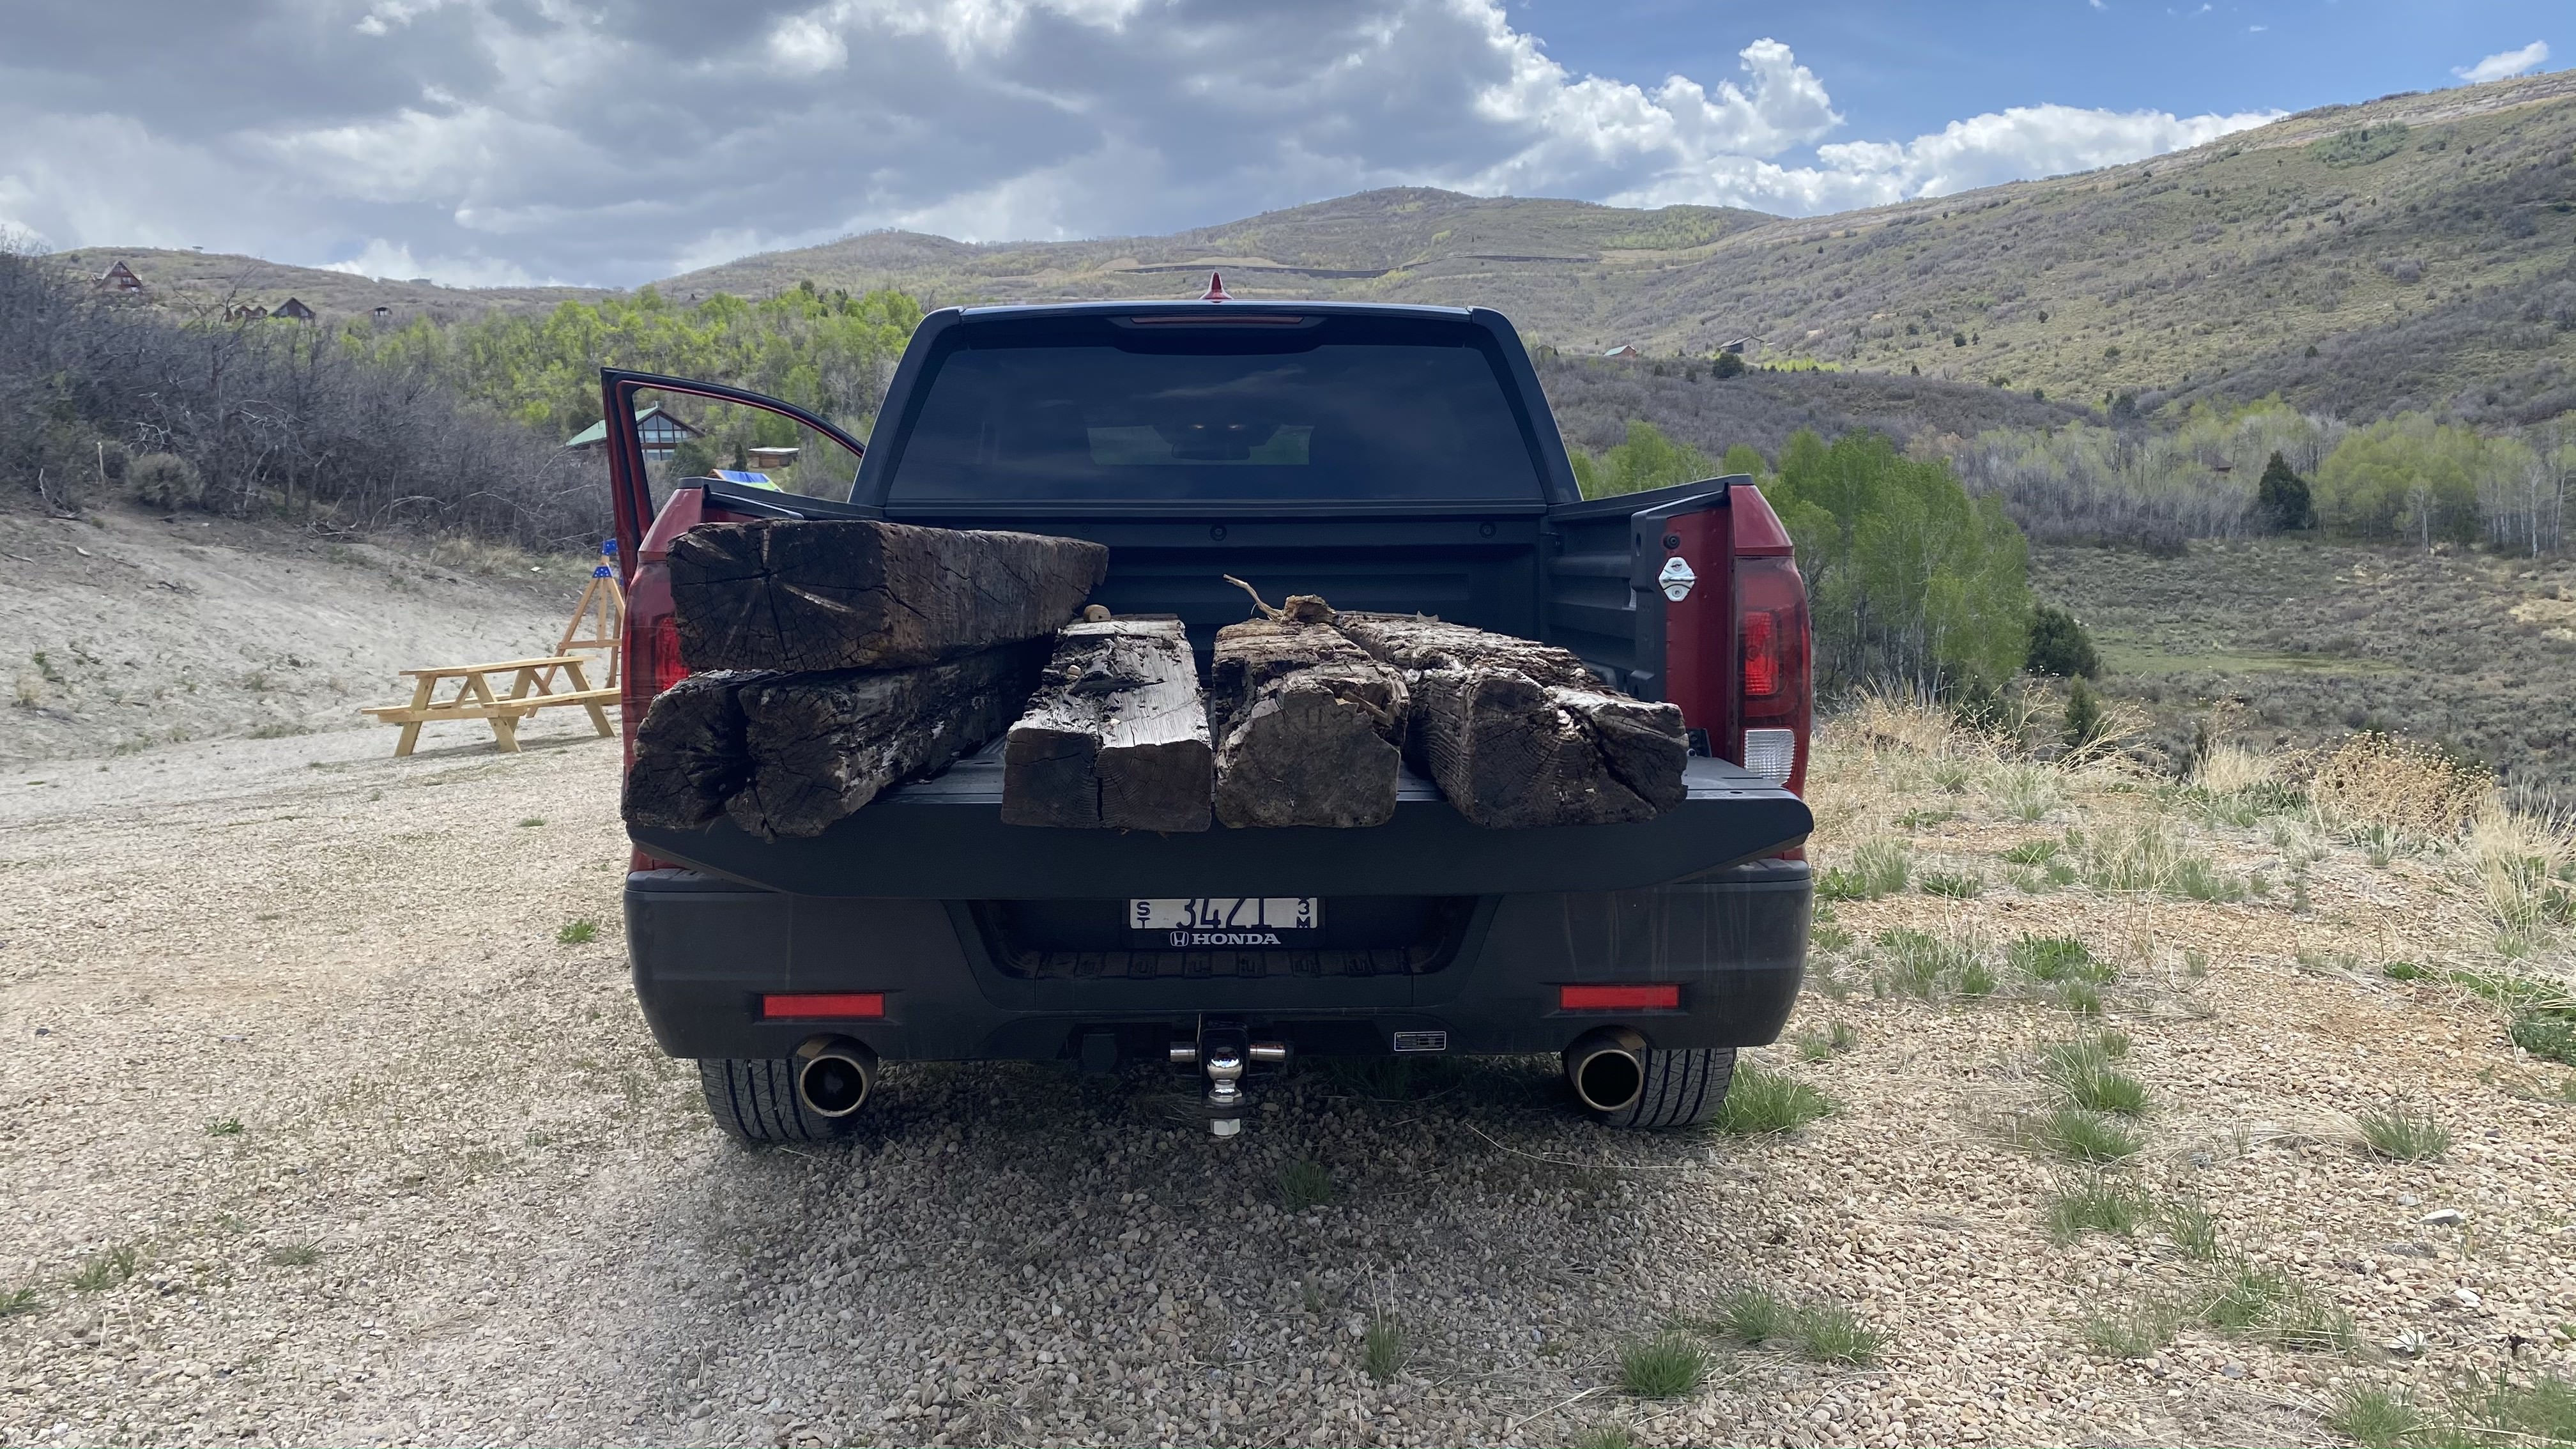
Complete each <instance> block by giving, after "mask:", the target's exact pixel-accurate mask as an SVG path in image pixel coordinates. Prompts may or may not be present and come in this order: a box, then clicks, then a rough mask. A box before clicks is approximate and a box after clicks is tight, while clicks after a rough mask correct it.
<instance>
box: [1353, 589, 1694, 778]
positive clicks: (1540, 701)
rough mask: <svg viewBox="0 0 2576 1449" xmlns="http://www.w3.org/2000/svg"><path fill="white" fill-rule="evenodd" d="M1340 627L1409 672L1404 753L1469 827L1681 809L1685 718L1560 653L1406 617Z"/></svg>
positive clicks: (1359, 618) (1363, 618)
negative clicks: (1619, 689)
mask: <svg viewBox="0 0 2576 1449" xmlns="http://www.w3.org/2000/svg"><path fill="white" fill-rule="evenodd" d="M1339 627H1340V628H1341V630H1342V632H1343V633H1344V634H1345V635H1347V636H1348V637H1349V638H1350V639H1351V640H1352V641H1353V642H1354V643H1356V644H1358V645H1359V646H1360V647H1361V648H1362V649H1365V650H1366V651H1368V653H1369V655H1370V656H1371V657H1373V658H1375V659H1378V660H1380V661H1382V662H1384V663H1386V664H1388V665H1390V666H1392V667H1394V668H1396V669H1400V670H1402V671H1403V672H1404V678H1405V681H1406V684H1407V686H1408V687H1409V689H1410V690H1411V692H1412V697H1413V709H1412V712H1411V717H1410V724H1409V726H1408V730H1407V735H1406V741H1405V748H1406V752H1407V755H1408V757H1409V758H1411V759H1412V760H1413V762H1414V767H1415V768H1416V769H1418V770H1420V771H1421V772H1422V773H1424V774H1426V775H1429V776H1430V777H1431V778H1432V779H1433V780H1434V781H1435V782H1437V783H1438V784H1439V786H1440V789H1441V793H1443V794H1445V795H1447V796H1448V797H1449V803H1450V804H1452V805H1453V806H1455V807H1457V810H1458V813H1459V814H1461V815H1464V816H1466V817H1467V818H1468V819H1469V820H1471V821H1474V822H1475V823H1476V824H1478V825H1483V826H1489V827H1493V828H1497V829H1505V828H1520V827H1528V826H1536V825H1609V824H1617V823H1620V822H1624V821H1633V820H1651V819H1653V818H1654V817H1655V816H1657V815H1660V814H1662V813H1663V812H1664V811H1666V810H1670V809H1672V808H1673V807H1674V806H1676V805H1679V804H1680V803H1681V802H1682V797H1683V793H1684V786H1683V783H1682V767H1683V765H1684V763H1685V762H1686V761H1687V759H1688V758H1689V755H1690V739H1689V736H1688V734H1687V733H1685V731H1684V729H1683V726H1682V714H1681V711H1680V710H1679V709H1677V708H1675V707H1674V706H1672V705H1669V704H1653V703H1648V702H1647V701H1645V700H1640V699H1631V698H1629V697H1628V696H1626V695H1623V694H1618V693H1615V692H1613V691H1611V690H1610V689H1608V688H1607V687H1606V686H1604V685H1603V684H1601V682H1600V681H1599V680H1597V679H1596V678H1594V677H1593V675H1592V674H1591V672H1590V671H1589V670H1586V669H1585V668H1584V667H1583V661H1582V660H1580V659H1578V658H1577V657H1575V656H1574V655H1573V654H1572V653H1570V652H1568V651H1567V650H1563V649H1559V648H1556V647H1555V646H1553V645H1548V644H1540V643H1536V642H1534V641H1531V640H1528V639H1517V638H1514V637H1512V636H1511V635H1508V634H1493V633H1488V632H1486V631H1485V630H1482V629H1470V628H1467V627H1465V626H1463V625H1458V624H1444V623H1442V622H1441V621H1439V620H1437V619H1429V618H1422V617H1419V616H1415V615H1406V614H1344V615H1342V616H1341V620H1340V625H1339Z"/></svg>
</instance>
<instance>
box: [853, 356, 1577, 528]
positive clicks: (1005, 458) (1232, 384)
mask: <svg viewBox="0 0 2576 1449" xmlns="http://www.w3.org/2000/svg"><path fill="white" fill-rule="evenodd" d="M979 334H981V335H979ZM915 392H916V396H917V397H918V398H919V399H920V401H919V405H918V407H917V409H916V410H915V411H914V412H913V414H912V421H911V424H910V426H909V427H908V428H906V429H905V430H904V431H903V434H902V436H901V438H900V439H899V441H898V442H897V445H896V446H897V449H898V450H899V451H898V453H897V456H896V457H895V458H894V459H893V460H892V462H893V467H892V477H891V479H890V480H889V483H888V491H887V498H888V501H890V502H896V503H906V502H911V503H920V502H945V501H962V500H978V499H1032V500H1075V499H1081V500H1091V499H1099V500H1129V499H1132V500H1214V499H1266V498H1277V499H1289V498H1314V499H1337V498H1348V499H1405V500H1427V501H1444V502H1447V501H1469V500H1479V501H1481V500H1509V501H1512V502H1522V503H1525V502H1529V501H1532V500H1535V499H1539V498H1542V497H1543V496H1544V492H1543V487H1544V485H1543V483H1542V481H1541V479H1542V475H1541V473H1540V471H1539V466H1538V461H1537V458H1536V455H1535V453H1534V451H1533V447H1532V441H1531V433H1530V430H1529V428H1528V426H1527V423H1526V420H1525V419H1524V418H1523V417H1522V416H1521V415H1520V412H1519V410H1518V409H1516V408H1515V407H1514V406H1513V392H1512V388H1511V384H1510V380H1509V374H1508V373H1507V372H1506V371H1505V370H1504V367H1503V363H1502V359H1501V357H1500V356H1498V355H1497V354H1496V351H1495V348H1494V346H1493V342H1492V340H1491V338H1490V337H1489V336H1487V335H1486V334H1485V333H1484V332H1483V331H1482V329H1479V328H1475V327H1472V326H1467V325H1463V324H1442V323H1437V322H1409V321H1393V322H1390V321H1387V320H1383V319H1374V318H1370V319H1353V318H1325V319H1309V320H1306V321H1304V322H1301V323H1298V324H1294V325H1244V326H1203V325H1199V326H1194V325H1170V324H1161V325H1157V324H1153V323H1136V322H1129V323H1125V324H1121V323H1119V322H1114V321H1111V320H1109V319H1084V321H1083V322H1081V323H1077V324H1071V325H1066V324H1053V325H1047V326H1038V327H1019V328H999V327H995V328H973V327H961V328H959V329H957V330H956V331H955V332H952V333H951V334H949V337H948V338H946V339H942V346H941V350H940V351H938V352H936V353H934V354H933V355H932V357H931V358H929V359H928V361H927V365H926V366H925V369H924V372H923V375H922V380H921V382H920V383H919V384H918V385H917V386H916V390H915Z"/></svg>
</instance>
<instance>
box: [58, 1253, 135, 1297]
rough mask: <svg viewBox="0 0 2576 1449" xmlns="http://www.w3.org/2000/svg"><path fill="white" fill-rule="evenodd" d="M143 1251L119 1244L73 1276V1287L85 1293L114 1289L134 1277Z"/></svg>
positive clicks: (87, 1263) (81, 1266)
mask: <svg viewBox="0 0 2576 1449" xmlns="http://www.w3.org/2000/svg"><path fill="white" fill-rule="evenodd" d="M142 1256H143V1255H142V1252H141V1250H139V1249H137V1248H136V1247H134V1246H133V1245H132V1244H130V1243H119V1244H117V1245H116V1246H114V1247H112V1248H108V1249H106V1250H105V1251H103V1252H100V1253H98V1254H96V1255H95V1256H93V1257H91V1258H90V1259H89V1261H87V1262H85V1263H83V1264H81V1265H80V1268H79V1269H78V1270H77V1271H75V1272H74V1273H73V1274H72V1286H73V1287H74V1288H77V1289H79V1290H80V1291H81V1292H83V1293H96V1292H99V1291H101V1290H102V1289H107V1288H113V1287H115V1286H116V1285H117V1284H119V1283H122V1282H124V1281H125V1280H126V1279H128V1278H131V1277H133V1276H134V1267H135V1264H136V1263H137V1262H138V1261H140V1260H141V1258H142Z"/></svg>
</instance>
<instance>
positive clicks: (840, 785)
mask: <svg viewBox="0 0 2576 1449" xmlns="http://www.w3.org/2000/svg"><path fill="white" fill-rule="evenodd" d="M1046 653H1047V646H1046V643H1045V641H1044V640H1030V641H1027V642H1025V643H1019V644H1006V645H1003V646H1002V647H1000V648H998V649H986V650H983V651H981V652H978V653H974V654H969V655H966V656H964V657H963V658H959V659H952V660H950V661H948V662H947V663H945V664H931V665H924V666H921V667H919V668H914V669H895V670H871V671H865V672H842V673H835V674H806V675H788V676H780V675H769V676H766V677H764V678H761V679H758V680H754V681H751V682H748V683H745V684H743V685H741V686H740V687H739V688H738V689H737V691H736V695H737V698H738V699H739V700H740V707H741V710H742V714H743V721H744V730H743V735H744V740H745V743H746V744H747V745H748V747H749V750H750V754H751V760H752V770H751V778H750V780H749V782H748V783H747V784H745V785H744V786H743V787H742V788H741V789H739V790H737V791H736V792H735V793H734V794H733V796H732V797H731V798H730V799H728V800H727V801H726V802H725V813H726V814H727V815H730V816H732V817H733V820H734V823H735V824H737V825H739V826H741V827H742V828H743V829H745V830H747V831H750V832H751V833H753V834H755V835H758V836H761V837H762V838H764V839H769V838H775V837H777V836H781V835H793V836H810V835H820V834H821V833H822V832H823V831H824V830H825V829H826V828H828V827H829V826H830V825H831V824H832V823H833V822H834V821H837V820H839V819H841V818H842V817H844V816H846V815H849V814H852V813H853V812H855V811H857V810H858V809H859V808H860V807H861V806H864V805H866V804H867V803H868V802H869V801H871V800H873V799H875V798H876V797H877V793H878V792H879V791H881V790H883V789H885V788H886V787H887V786H888V785H891V784H894V783H895V782H897V781H899V780H905V779H910V778H913V777H916V776H920V775H927V774H933V773H936V772H937V771H939V770H942V769H945V768H947V767H948V766H949V765H950V764H951V763H953V762H954V761H955V760H956V759H957V758H958V757H959V756H961V755H964V754H967V753H969V752H970V751H973V750H975V749H976V748H978V747H980V746H981V745H983V744H984V742H985V741H987V740H990V739H991V738H993V737H994V736H995V735H998V734H1000V733H1001V732H1002V731H1004V730H1006V729H1009V728H1010V726H1011V721H1013V720H1015V719H1017V718H1019V716H1020V711H1021V710H1022V709H1023V708H1025V707H1026V706H1027V704H1028V699H1029V691H1030V690H1031V689H1032V688H1034V687H1035V686H1036V684H1037V673H1038V670H1039V668H1040V667H1041V666H1042V665H1043V664H1044V662H1045V660H1046Z"/></svg>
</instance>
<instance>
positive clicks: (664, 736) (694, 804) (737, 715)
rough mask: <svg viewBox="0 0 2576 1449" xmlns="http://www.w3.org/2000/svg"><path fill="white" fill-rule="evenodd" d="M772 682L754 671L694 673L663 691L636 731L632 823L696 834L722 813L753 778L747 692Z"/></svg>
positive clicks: (629, 779) (629, 791) (628, 811)
mask: <svg viewBox="0 0 2576 1449" xmlns="http://www.w3.org/2000/svg"><path fill="white" fill-rule="evenodd" d="M774 677H775V676H772V675H768V674H762V673H759V672H756V671H752V670H732V671H720V672H717V673H713V674H692V675H690V676H689V677H688V678H686V679H683V680H681V681H680V682H679V683H678V684H675V685H673V686H671V687H670V688H669V689H667V690H664V691H663V692H662V695H661V697H660V698H658V699H655V700H654V701H653V707H652V709H651V710H649V711H647V712H646V714H645V716H644V722H643V723H642V724H641V725H638V726H636V729H635V764H634V767H633V768H631V769H629V770H628V771H627V772H626V798H625V815H626V822H627V823H628V824H630V825H642V826H647V827H653V828H658V829H664V830H695V829H697V828H698V827H700V826H702V825H706V824H708V823H709V822H711V821H713V820H714V819H715V818H716V817H717V816H719V815H722V814H723V813H724V807H725V802H726V801H727V800H730V799H732V798H733V797H734V794H735V792H736V791H739V790H740V789H742V787H743V786H744V785H746V784H748V783H750V780H751V750H750V747H749V746H748V745H747V744H746V743H745V742H744V739H743V717H742V700H741V698H740V693H741V690H742V687H743V686H744V685H746V684H753V683H758V682H761V681H765V680H768V679H771V678H774Z"/></svg>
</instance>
